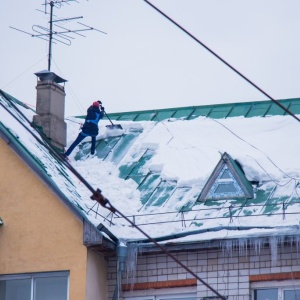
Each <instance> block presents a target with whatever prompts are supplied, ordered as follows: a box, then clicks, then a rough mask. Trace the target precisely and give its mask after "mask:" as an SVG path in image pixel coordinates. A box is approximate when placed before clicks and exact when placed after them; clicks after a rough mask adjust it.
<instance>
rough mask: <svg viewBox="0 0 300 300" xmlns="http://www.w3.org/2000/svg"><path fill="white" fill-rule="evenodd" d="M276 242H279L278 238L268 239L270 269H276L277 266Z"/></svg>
mask: <svg viewBox="0 0 300 300" xmlns="http://www.w3.org/2000/svg"><path fill="white" fill-rule="evenodd" d="M278 242H279V238H277V237H276V236H271V237H269V245H270V251H271V264H272V267H276V265H277V253H278V252H277V250H278Z"/></svg>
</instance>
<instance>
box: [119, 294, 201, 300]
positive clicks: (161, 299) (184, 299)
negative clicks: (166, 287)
mask: <svg viewBox="0 0 300 300" xmlns="http://www.w3.org/2000/svg"><path fill="white" fill-rule="evenodd" d="M125 300H197V297H196V293H192V294H177V295H174V294H173V295H160V296H144V297H132V298H125Z"/></svg>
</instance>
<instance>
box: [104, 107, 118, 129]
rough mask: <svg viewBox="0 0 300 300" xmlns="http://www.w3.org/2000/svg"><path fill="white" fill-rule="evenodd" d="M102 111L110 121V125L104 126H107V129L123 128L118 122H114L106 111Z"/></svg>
mask: <svg viewBox="0 0 300 300" xmlns="http://www.w3.org/2000/svg"><path fill="white" fill-rule="evenodd" d="M104 113H105V115H106V117H107V119H108V120H109V122H110V123H111V125H106V127H107V128H108V129H123V128H122V126H121V125H120V124H114V123H113V122H112V121H111V119H110V117H109V116H108V115H107V113H106V111H105V110H104Z"/></svg>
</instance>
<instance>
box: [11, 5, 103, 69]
mask: <svg viewBox="0 0 300 300" xmlns="http://www.w3.org/2000/svg"><path fill="white" fill-rule="evenodd" d="M74 1H75V2H77V0H54V1H50V2H47V0H45V4H43V5H45V12H44V13H45V14H48V13H47V10H46V6H47V5H50V21H49V24H50V26H49V29H48V28H46V27H43V26H41V25H33V26H32V30H33V31H34V32H36V33H37V34H31V33H29V32H26V31H23V30H20V29H18V28H15V27H12V26H9V27H10V28H12V29H15V30H18V31H21V32H23V33H26V34H29V35H30V36H31V37H37V38H40V39H43V40H46V41H48V43H49V47H48V71H50V69H51V60H52V43H54V44H56V42H59V43H62V44H65V45H67V46H70V45H71V44H72V42H71V40H72V39H74V37H73V36H72V35H71V34H77V35H80V36H82V37H85V36H84V35H83V34H80V33H78V32H81V31H87V30H96V31H98V32H101V33H104V34H107V33H106V32H104V31H101V30H98V29H96V28H94V27H91V26H88V25H85V24H83V23H80V22H77V24H79V25H80V28H79V29H68V28H65V27H62V26H59V25H56V24H54V26H56V27H58V28H60V29H59V30H60V31H55V30H53V23H54V22H67V21H70V20H75V19H80V18H83V17H82V16H81V17H72V18H65V19H56V20H53V8H54V6H55V7H56V8H61V7H62V6H63V4H65V3H68V2H74ZM38 11H40V10H38Z"/></svg>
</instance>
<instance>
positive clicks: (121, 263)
mask: <svg viewBox="0 0 300 300" xmlns="http://www.w3.org/2000/svg"><path fill="white" fill-rule="evenodd" d="M127 252H128V248H127V245H126V243H125V242H124V241H121V240H119V241H118V245H117V284H116V288H115V291H114V295H113V300H118V299H119V297H120V291H121V284H122V274H123V272H124V271H125V261H126V258H127Z"/></svg>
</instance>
